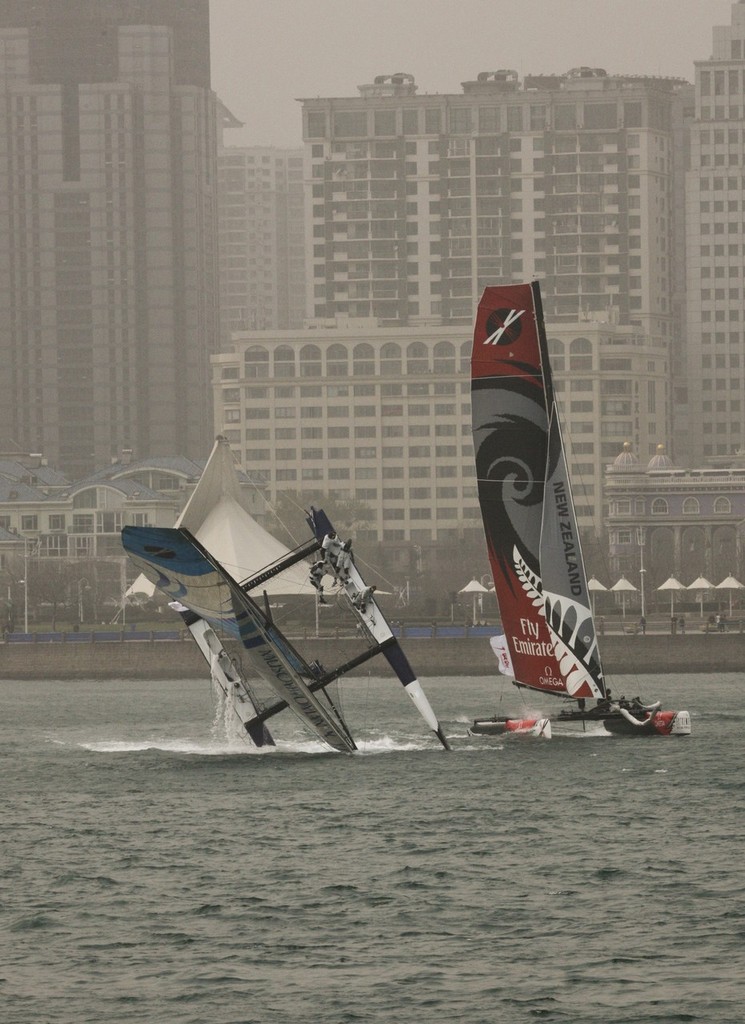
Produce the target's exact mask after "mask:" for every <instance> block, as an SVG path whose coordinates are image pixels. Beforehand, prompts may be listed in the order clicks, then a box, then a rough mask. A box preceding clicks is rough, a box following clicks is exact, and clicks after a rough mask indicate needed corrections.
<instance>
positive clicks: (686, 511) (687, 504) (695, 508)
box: [683, 498, 701, 516]
mask: <svg viewBox="0 0 745 1024" xmlns="http://www.w3.org/2000/svg"><path fill="white" fill-rule="evenodd" d="M700 511H701V505H700V504H699V500H698V498H686V499H685V501H684V502H683V515H684V516H697V515H698V514H699V512H700Z"/></svg>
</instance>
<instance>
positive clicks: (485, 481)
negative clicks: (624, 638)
mask: <svg viewBox="0 0 745 1024" xmlns="http://www.w3.org/2000/svg"><path fill="white" fill-rule="evenodd" d="M471 399H472V403H471V405H472V416H473V440H474V450H475V456H476V475H477V477H478V491H479V502H480V505H481V513H482V518H483V522H484V530H485V534H486V543H487V549H488V553H489V561H490V564H491V569H492V574H493V577H494V585H495V589H496V596H497V602H498V605H499V611H500V615H501V619H502V626H503V628H504V635H503V636H502V637H501V638H495V643H494V644H493V646H494V648H495V653H496V654H497V658H498V665H499V669H500V671H501V672H502V673H504V674H505V675H508V676H510V677H511V678H512V679H513V681H514V683H515V685H516V686H518V687H526V688H528V689H531V690H535V691H539V692H541V693H546V694H551V695H553V696H557V697H562V698H564V699H565V701H566V702H571V704H569V706H568V707H565V709H564V710H562V711H561V712H560V714H559V715H558V716H557V717H555V718H554V719H553V724H554V725H555V726H559V728H558V729H557V732H561V731H562V728H561V727H563V726H567V730H566V731H569V727H573V728H574V729H576V728H580V729H586V728H587V727H589V726H592V725H593V724H594V725H602V726H603V727H604V728H605V729H606V730H607V731H608V732H611V733H614V734H622V735H634V736H667V735H673V734H674V735H688V734H689V733H690V731H691V722H690V715H689V714H688V712H687V711H663V710H661V709H660V705H659V703H656V704H644V703H642V701H641V700H639V699H638V698H634V699H633V700H629V701H627V700H626V699H625V698H623V697H622V698H620V699H618V700H616V699H612V698H611V692H610V689H609V688H608V687H607V685H606V682H605V678H604V675H603V669H602V664H601V660H600V652H599V649H598V642H597V634H596V630H595V623H594V620H593V614H592V608H591V602H590V596H589V592H588V589H587V578H586V574H585V568H584V563H583V559H582V550H581V547H580V537H579V530H578V528H577V521H576V516H575V510H574V503H573V501H572V493H571V487H570V481H569V472H568V467H567V461H566V455H565V451H564V444H563V441H562V436H561V428H560V425H559V415H558V409H557V403H556V396H555V393H554V388H553V383H552V377H551V368H550V364H549V358H548V345H547V341H546V331H545V326H544V323H543V310H542V306H541V296H540V288H539V285H538V283H537V282H533V283H532V284H521V285H505V286H503V287H494V288H487V289H486V290H485V291H484V294H483V296H482V298H481V302H480V303H479V307H478V314H477V317H476V326H475V330H474V339H473V351H472V359H471ZM513 721H514V720H511V719H509V718H501V717H498V716H495V717H493V718H481V719H476V720H475V721H474V723H473V725H472V727H471V732H473V733H481V734H501V733H504V732H505V731H508V730H510V729H514V725H510V723H511V722H513Z"/></svg>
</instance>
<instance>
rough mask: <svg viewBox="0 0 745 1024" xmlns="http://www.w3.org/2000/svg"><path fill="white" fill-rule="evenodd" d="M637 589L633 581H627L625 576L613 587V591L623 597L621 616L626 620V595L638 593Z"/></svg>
mask: <svg viewBox="0 0 745 1024" xmlns="http://www.w3.org/2000/svg"><path fill="white" fill-rule="evenodd" d="M637 589H638V588H637V587H635V586H634V584H633V583H632V582H631V580H627V579H626V577H625V576H622V577H621V579H620V580H616V582H615V583H614V584H613V586H612V587H611V590H613V591H615V593H616V594H620V595H621V615H622V616H623V617H624V618H626V595H627V594H631V593H636V591H637Z"/></svg>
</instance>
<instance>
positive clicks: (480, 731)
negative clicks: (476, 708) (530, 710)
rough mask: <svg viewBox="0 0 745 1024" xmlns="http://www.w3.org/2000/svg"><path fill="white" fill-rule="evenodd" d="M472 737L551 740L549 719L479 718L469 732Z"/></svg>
mask: <svg viewBox="0 0 745 1024" xmlns="http://www.w3.org/2000/svg"><path fill="white" fill-rule="evenodd" d="M468 731H469V733H470V734H471V735H472V736H510V735H512V736H536V737H538V738H539V739H544V740H550V739H551V722H550V721H549V719H548V718H477V719H476V720H475V721H474V723H473V725H472V726H471V728H470V729H469V730H468Z"/></svg>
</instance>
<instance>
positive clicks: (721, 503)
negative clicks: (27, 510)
mask: <svg viewBox="0 0 745 1024" xmlns="http://www.w3.org/2000/svg"><path fill="white" fill-rule="evenodd" d="M731 511H732V503H731V502H730V500H729V498H723V497H719V498H716V499H715V501H714V514H715V515H718V516H726V515H729V514H730V512H731ZM50 518H51V517H50Z"/></svg>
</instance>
